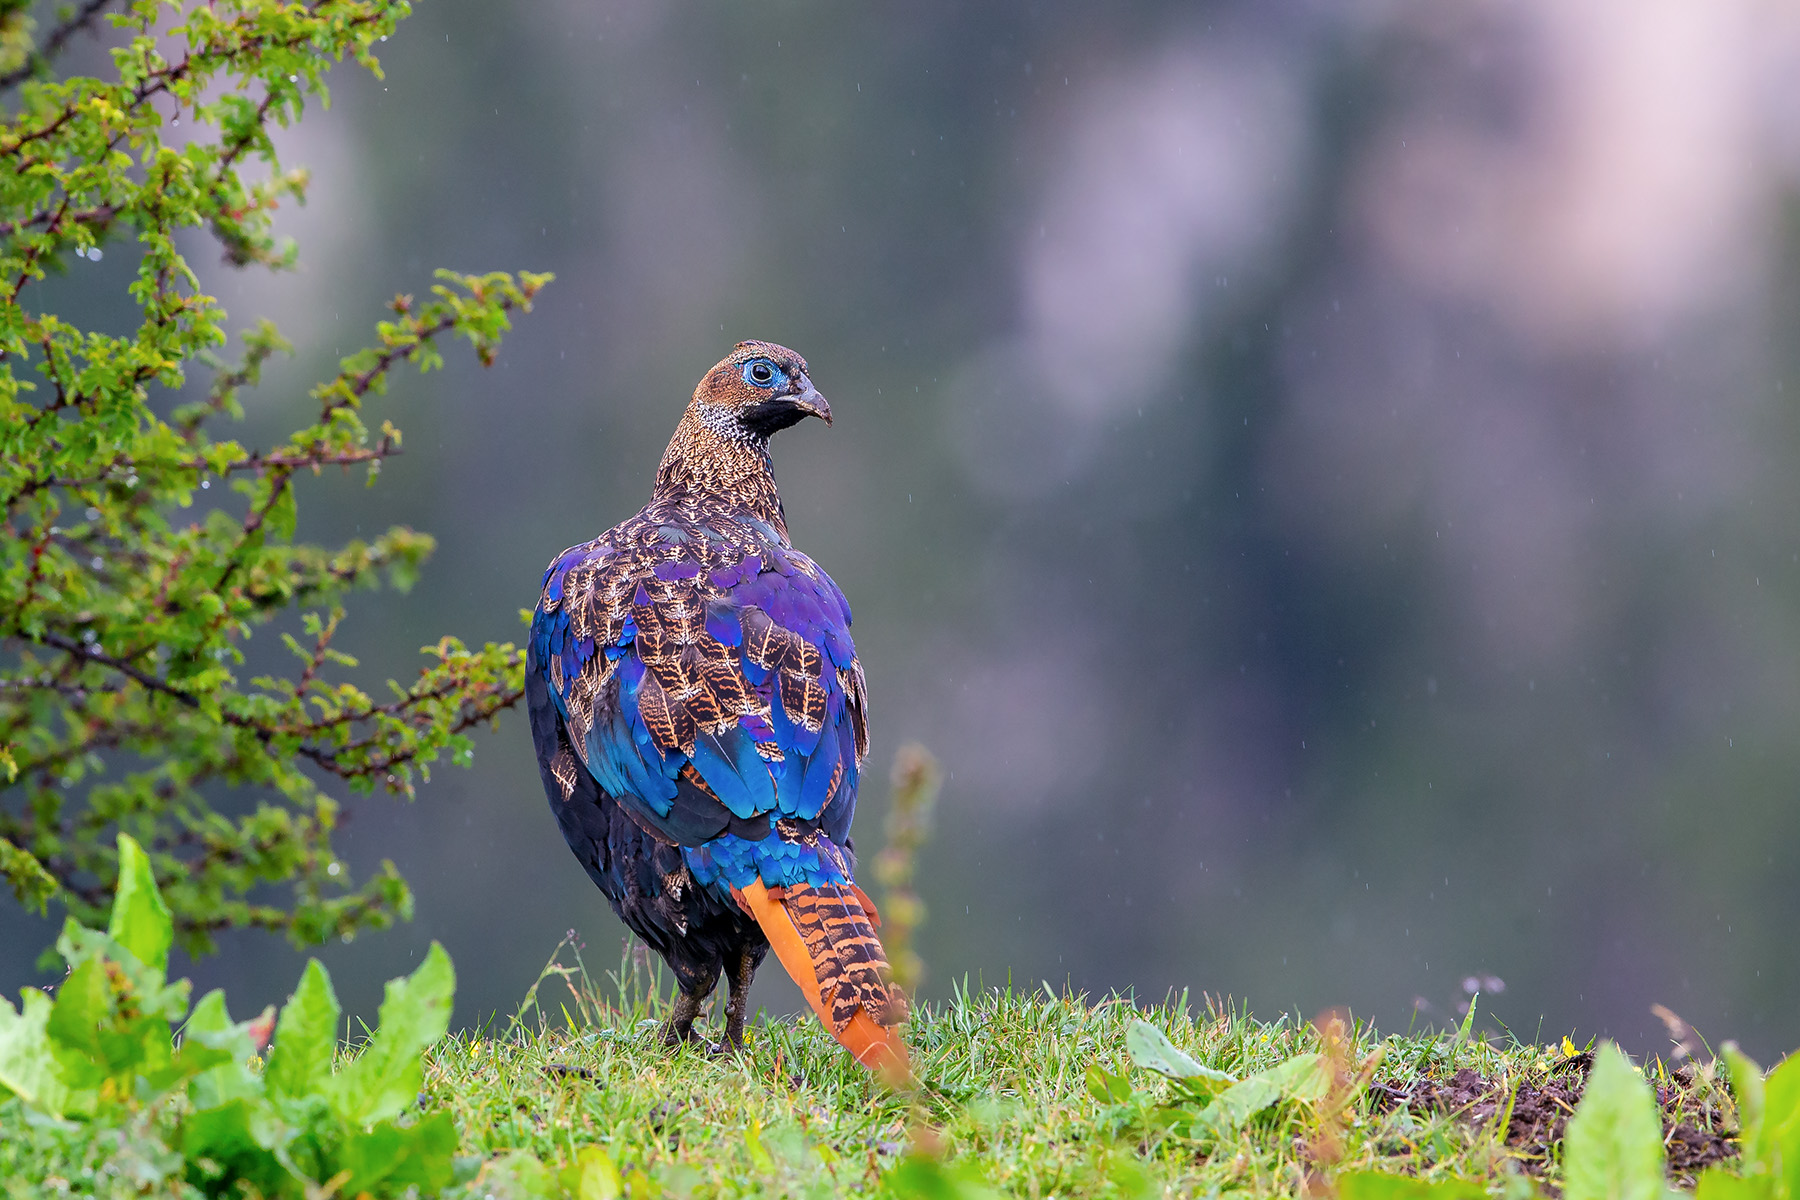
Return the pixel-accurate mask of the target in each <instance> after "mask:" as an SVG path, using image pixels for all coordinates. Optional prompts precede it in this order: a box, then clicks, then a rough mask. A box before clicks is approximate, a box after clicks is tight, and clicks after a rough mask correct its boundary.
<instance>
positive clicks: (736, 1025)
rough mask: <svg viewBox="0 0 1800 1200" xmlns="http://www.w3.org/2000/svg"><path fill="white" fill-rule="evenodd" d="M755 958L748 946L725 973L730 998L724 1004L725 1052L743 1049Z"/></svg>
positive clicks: (739, 953)
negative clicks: (745, 1016) (745, 1014)
mask: <svg viewBox="0 0 1800 1200" xmlns="http://www.w3.org/2000/svg"><path fill="white" fill-rule="evenodd" d="M756 961H757V956H756V955H754V954H752V953H751V952H750V948H749V947H748V946H746V947H744V948H743V949H741V950H739V951H738V957H737V961H736V962H734V963H732V964H731V970H730V971H729V972H727V973H726V976H725V984H726V986H727V987H729V988H730V989H731V996H730V998H729V999H728V1000H727V1001H726V1002H725V1051H726V1052H727V1053H730V1052H732V1051H735V1050H742V1049H743V1048H744V1013H745V1010H747V1009H748V1008H749V1007H750V981H751V980H752V979H754V978H755V977H756Z"/></svg>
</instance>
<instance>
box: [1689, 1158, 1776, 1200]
mask: <svg viewBox="0 0 1800 1200" xmlns="http://www.w3.org/2000/svg"><path fill="white" fill-rule="evenodd" d="M1774 1195H1775V1191H1774V1187H1773V1184H1772V1183H1771V1182H1770V1179H1769V1177H1768V1176H1767V1175H1757V1176H1753V1177H1751V1178H1747V1179H1746V1178H1743V1177H1741V1176H1738V1175H1733V1174H1731V1173H1730V1172H1729V1171H1728V1170H1726V1168H1725V1167H1724V1166H1723V1165H1722V1164H1720V1163H1714V1164H1713V1165H1712V1166H1710V1167H1708V1168H1706V1170H1704V1171H1702V1172H1700V1178H1699V1180H1698V1186H1696V1187H1695V1188H1694V1200H1773V1198H1774Z"/></svg>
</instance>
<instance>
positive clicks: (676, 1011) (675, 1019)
mask: <svg viewBox="0 0 1800 1200" xmlns="http://www.w3.org/2000/svg"><path fill="white" fill-rule="evenodd" d="M714 978H715V979H716V978H717V976H715V977H714ZM710 990H711V989H710V988H709V989H708V991H710ZM705 1001H706V992H680V993H678V994H677V995H676V997H675V1007H674V1008H673V1009H671V1010H670V1012H669V1020H668V1023H667V1024H665V1025H664V1026H663V1027H662V1043H663V1045H665V1046H679V1045H680V1044H681V1043H682V1042H691V1041H694V1040H695V1035H694V1018H695V1017H697V1016H699V1015H700V1006H701V1004H703V1003H705Z"/></svg>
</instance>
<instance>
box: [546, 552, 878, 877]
mask: <svg viewBox="0 0 1800 1200" xmlns="http://www.w3.org/2000/svg"><path fill="white" fill-rule="evenodd" d="M734 534H735V535H737V536H732V535H734ZM746 542H748V543H749V545H745V543H746ZM621 543H622V544H623V545H622V547H621ZM702 555H704V556H705V558H706V559H707V560H708V561H700V558H701V556H702ZM531 638H532V647H533V655H532V658H533V664H534V667H535V669H537V670H538V671H540V672H541V673H542V674H543V675H544V677H545V682H546V683H547V684H548V690H549V692H550V694H551V696H552V697H553V699H554V703H555V705H556V708H557V711H558V713H559V714H560V715H561V716H562V718H563V720H564V722H565V723H566V725H567V727H568V730H569V741H570V743H571V744H572V745H573V746H574V747H575V748H576V752H577V754H578V755H579V756H580V758H581V763H580V767H581V769H583V770H585V771H587V772H588V773H590V774H591V775H592V777H593V778H594V779H595V781H596V782H598V783H599V785H600V786H601V787H602V788H603V789H604V790H605V791H606V792H607V793H608V794H609V795H611V796H613V797H614V798H616V799H617V800H618V801H619V802H620V803H621V804H623V805H625V806H626V807H627V808H628V809H629V810H630V812H631V813H632V814H633V816H634V817H635V818H636V819H638V820H639V821H640V823H642V824H644V825H645V827H646V828H647V829H648V830H650V831H651V832H652V833H653V834H655V835H656V836H658V837H659V838H662V839H663V840H665V841H668V842H671V843H674V844H678V845H681V846H684V847H689V848H693V849H696V850H699V849H700V848H701V847H706V849H705V850H704V851H703V852H701V853H699V854H697V855H694V856H692V857H693V858H694V860H695V866H696V868H697V870H696V874H697V875H701V876H702V882H703V883H704V882H709V881H710V880H709V879H707V878H705V876H713V877H715V878H716V877H717V876H718V875H720V874H721V873H722V874H723V875H724V876H725V881H726V882H728V883H730V884H731V885H733V886H741V885H742V883H743V882H744V879H745V877H746V873H755V872H757V871H760V870H761V867H762V866H763V865H776V866H779V865H780V864H782V863H786V864H788V866H787V868H786V869H783V870H780V871H778V872H777V873H778V874H781V875H794V874H795V873H796V872H797V873H798V876H797V878H796V879H795V880H794V881H798V878H800V877H811V876H813V875H815V874H816V875H819V876H820V877H821V878H829V877H837V878H845V879H847V878H848V868H847V864H845V863H844V861H843V856H842V855H841V854H838V853H837V852H836V845H837V844H841V843H842V842H843V841H844V840H845V838H846V836H847V834H848V830H849V824H850V819H851V817H852V815H853V813H854V810H855V797H856V787H857V778H858V769H859V766H860V763H861V759H862V755H863V753H864V752H865V751H866V750H867V732H866V730H867V725H866V719H865V712H864V710H865V697H864V690H865V689H864V683H863V675H862V668H861V665H860V664H859V663H858V662H857V659H856V648H855V644H854V642H853V641H852V640H851V637H850V609H849V605H848V604H847V603H845V601H844V597H843V593H842V592H840V591H839V590H838V588H837V585H836V584H834V583H833V582H832V581H831V579H830V577H828V576H827V575H826V574H825V573H824V572H823V571H822V570H820V569H819V568H818V567H817V566H816V565H814V564H813V563H812V561H811V560H810V559H808V558H806V556H805V555H802V554H800V553H799V552H797V551H794V550H791V549H788V548H787V547H785V546H782V545H780V544H779V543H776V542H772V541H771V540H769V539H767V538H765V537H763V536H762V534H761V531H758V530H754V529H747V530H746V529H726V530H721V529H719V528H714V527H703V528H679V527H674V526H671V525H670V524H668V523H663V524H658V525H652V524H651V523H650V522H649V520H648V518H647V517H645V518H640V519H639V520H638V521H636V522H628V523H627V524H626V525H625V526H622V527H621V528H620V529H619V530H617V531H615V532H614V533H613V534H612V535H611V537H610V541H607V542H602V543H590V544H589V545H587V546H583V547H577V548H576V549H574V550H571V551H569V552H567V553H565V554H564V555H562V556H561V557H559V558H558V559H557V560H556V562H554V563H553V564H551V567H550V570H549V571H548V572H547V574H546V576H545V581H544V588H543V592H542V594H541V598H540V602H539V605H538V611H537V613H536V615H535V617H534V620H533V622H532V632H531ZM784 822H785V823H786V824H785V827H784V829H783V830H782V831H776V830H774V829H772V825H781V824H783V823H784ZM809 830H814V831H818V832H822V833H823V834H824V836H825V839H826V841H825V843H824V844H823V845H821V844H818V841H817V839H816V837H812V836H811V835H809V833H808V831H809ZM809 841H810V843H811V844H809ZM788 842H792V843H795V844H796V845H795V849H793V850H789V849H784V848H783V845H785V843H788ZM776 843H782V844H776ZM796 853H797V854H798V858H797V859H796V858H795V854H796ZM790 860H794V861H792V862H790ZM764 874H767V873H766V872H764ZM768 882H770V883H771V884H773V883H778V882H780V880H777V879H773V878H771V879H768Z"/></svg>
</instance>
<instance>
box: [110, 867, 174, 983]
mask: <svg viewBox="0 0 1800 1200" xmlns="http://www.w3.org/2000/svg"><path fill="white" fill-rule="evenodd" d="M106 933H107V936H109V937H111V938H112V939H113V941H115V942H117V943H118V944H119V945H121V946H123V947H125V949H127V950H129V951H131V953H132V955H133V956H134V957H135V958H136V959H137V960H138V961H139V962H140V963H143V964H144V965H145V966H146V967H149V968H150V969H151V970H153V971H155V972H156V977H157V980H158V981H159V982H160V981H161V980H162V979H163V977H164V976H165V975H166V974H167V972H168V970H169V946H170V945H171V944H172V943H173V942H174V940H175V924H174V922H173V920H171V919H170V917H169V906H168V905H166V904H164V903H163V898H162V893H160V892H158V891H157V890H156V875H155V874H154V873H153V872H152V871H151V870H150V858H149V856H148V855H146V854H145V853H144V848H143V847H142V846H140V845H138V844H137V841H136V840H135V839H134V838H133V837H132V836H131V835H130V834H128V833H121V834H120V835H119V888H118V892H117V894H116V895H115V896H114V898H113V910H112V920H111V922H110V923H108V925H107V927H106Z"/></svg>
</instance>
